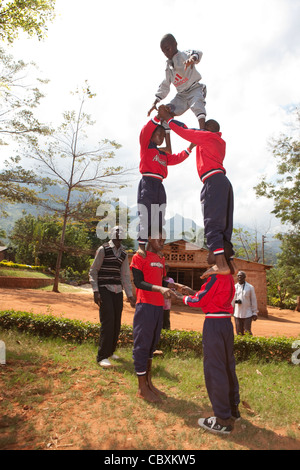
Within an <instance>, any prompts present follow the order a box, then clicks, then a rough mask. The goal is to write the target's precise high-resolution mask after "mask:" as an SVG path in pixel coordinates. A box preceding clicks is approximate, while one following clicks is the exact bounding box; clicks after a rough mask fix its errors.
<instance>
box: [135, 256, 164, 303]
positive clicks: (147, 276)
mask: <svg viewBox="0 0 300 470" xmlns="http://www.w3.org/2000/svg"><path fill="white" fill-rule="evenodd" d="M132 268H135V269H139V270H140V271H142V273H143V275H144V281H145V282H149V284H154V285H156V286H162V281H163V277H164V276H165V275H166V269H165V258H160V257H159V256H158V255H157V254H156V253H152V252H151V251H147V256H146V258H143V257H142V256H140V255H139V254H138V253H135V254H134V255H133V257H132V260H131V264H130V269H132ZM136 303H137V304H139V303H143V304H151V305H156V306H161V307H162V306H163V305H164V297H163V295H162V294H161V293H160V292H152V291H147V290H143V289H138V288H137V289H136Z"/></svg>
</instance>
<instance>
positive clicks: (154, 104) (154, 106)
mask: <svg viewBox="0 0 300 470" xmlns="http://www.w3.org/2000/svg"><path fill="white" fill-rule="evenodd" d="M154 109H156V110H157V107H156V103H153V105H152V108H151V109H149V111H148V114H147V116H150V114H151V113H152V111H154Z"/></svg>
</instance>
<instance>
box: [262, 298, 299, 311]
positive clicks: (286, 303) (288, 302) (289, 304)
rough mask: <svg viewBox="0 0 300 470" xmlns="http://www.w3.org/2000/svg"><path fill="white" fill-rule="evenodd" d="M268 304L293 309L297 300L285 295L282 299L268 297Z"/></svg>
mask: <svg viewBox="0 0 300 470" xmlns="http://www.w3.org/2000/svg"><path fill="white" fill-rule="evenodd" d="M268 304H269V305H272V307H278V308H284V309H287V310H295V308H296V306H297V300H296V298H293V297H286V298H285V299H284V300H283V301H281V300H280V299H279V297H269V298H268Z"/></svg>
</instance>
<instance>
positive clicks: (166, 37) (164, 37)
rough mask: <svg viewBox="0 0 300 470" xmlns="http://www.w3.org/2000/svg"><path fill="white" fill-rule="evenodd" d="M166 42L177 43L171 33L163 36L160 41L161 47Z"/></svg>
mask: <svg viewBox="0 0 300 470" xmlns="http://www.w3.org/2000/svg"><path fill="white" fill-rule="evenodd" d="M167 41H174V42H177V41H176V39H175V38H174V36H173V34H171V33H168V34H165V35H164V36H163V37H162V39H161V41H160V45H162V44H163V43H164V42H167Z"/></svg>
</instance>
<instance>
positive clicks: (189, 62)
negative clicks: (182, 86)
mask: <svg viewBox="0 0 300 470" xmlns="http://www.w3.org/2000/svg"><path fill="white" fill-rule="evenodd" d="M183 63H184V70H186V69H187V68H189V67H191V66H192V65H194V63H195V59H194V58H193V57H190V58H189V59H188V60H185V61H184V62H183Z"/></svg>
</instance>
